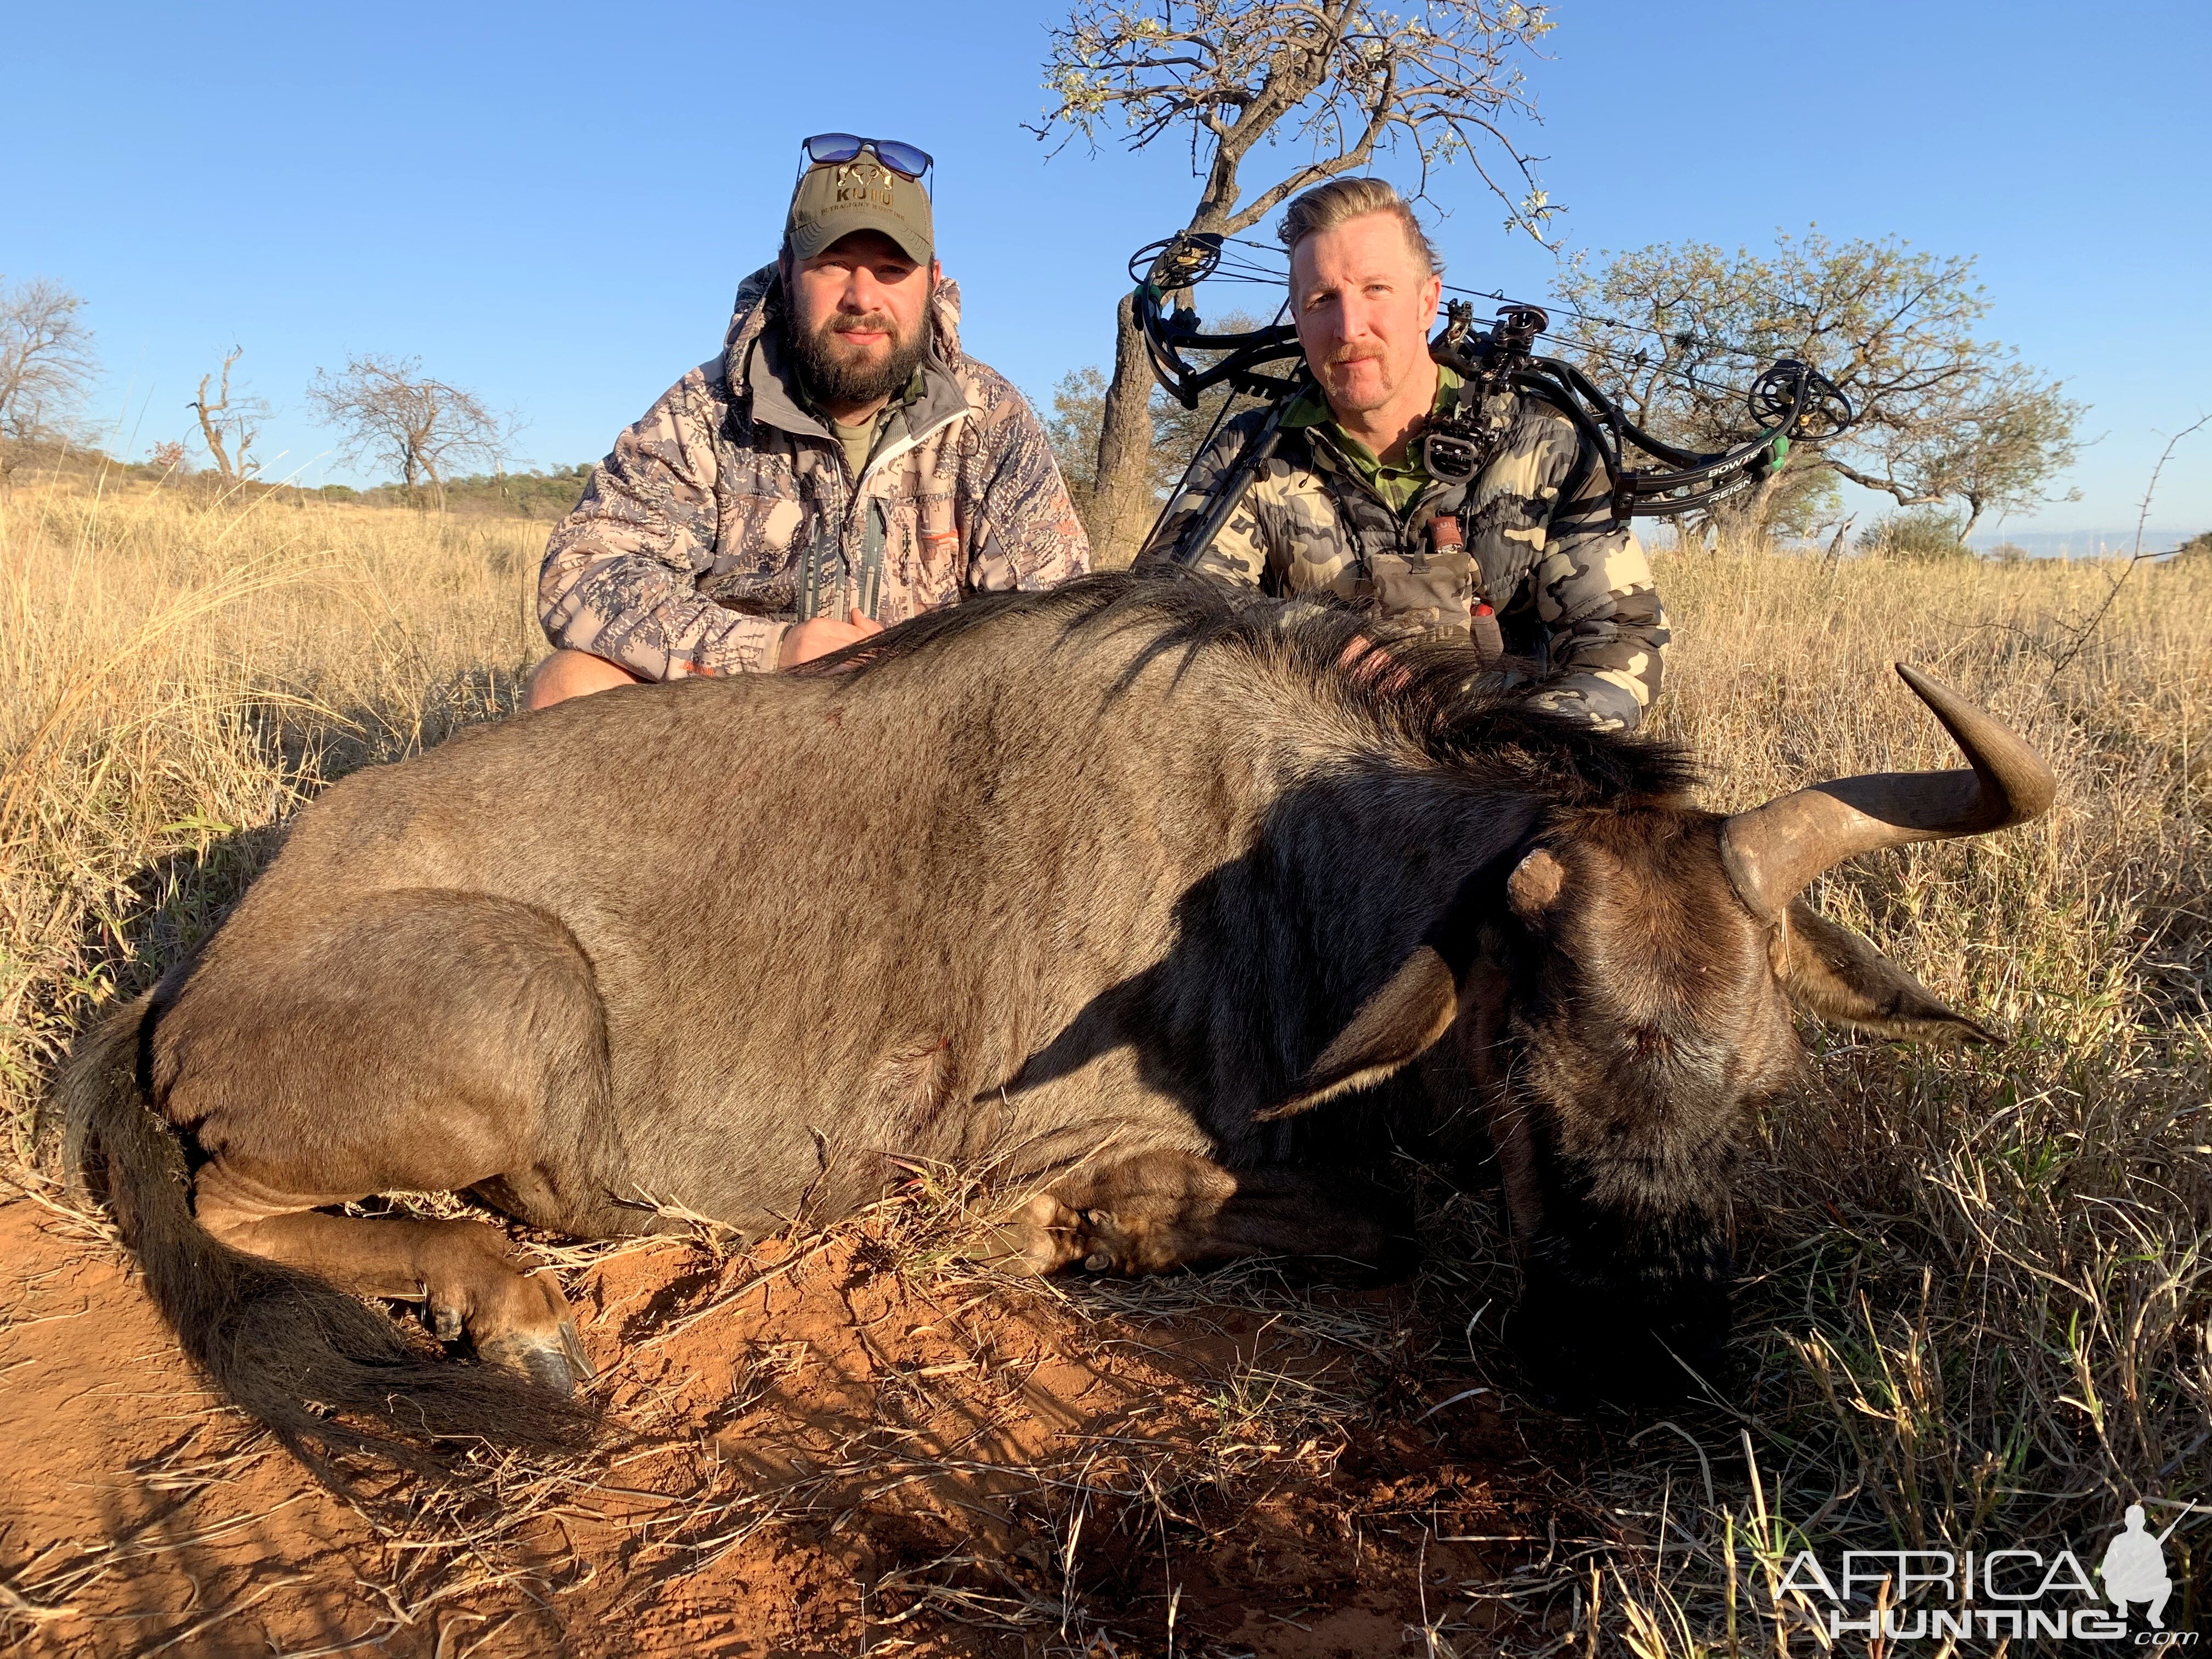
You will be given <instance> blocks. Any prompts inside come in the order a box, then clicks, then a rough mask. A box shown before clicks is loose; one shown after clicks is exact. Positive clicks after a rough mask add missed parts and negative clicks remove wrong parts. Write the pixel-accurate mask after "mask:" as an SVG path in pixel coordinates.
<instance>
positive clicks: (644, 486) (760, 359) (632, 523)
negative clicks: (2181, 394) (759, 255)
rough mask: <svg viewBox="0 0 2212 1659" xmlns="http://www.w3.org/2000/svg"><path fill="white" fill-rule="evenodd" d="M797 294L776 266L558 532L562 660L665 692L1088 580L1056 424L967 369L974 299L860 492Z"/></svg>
mask: <svg viewBox="0 0 2212 1659" xmlns="http://www.w3.org/2000/svg"><path fill="white" fill-rule="evenodd" d="M780 288H781V284H780V283H779V281H778V277H777V272H776V267H775V266H774V265H769V266H767V267H766V268H764V269H763V270H757V271H756V272H754V273H753V274H752V275H751V276H749V277H747V278H746V279H745V281H744V284H743V285H742V286H741V287H740V288H739V289H738V302H737V313H736V315H735V316H733V317H732V319H730V328H729V333H728V335H727V336H726V338H725V340H724V343H723V348H722V352H721V355H720V356H718V357H716V358H714V360H713V361H712V362H706V363H702V364H701V365H700V366H699V367H698V368H695V369H693V370H692V371H691V372H690V374H686V375H685V376H684V378H683V379H682V380H678V382H677V383H676V384H675V385H674V386H671V387H670V388H669V390H668V391H667V392H665V393H664V394H663V395H662V397H661V398H660V399H659V402H657V403H655V404H653V407H652V408H651V409H650V410H647V412H646V415H645V418H644V419H643V420H641V421H640V422H637V424H636V425H635V426H633V427H631V428H629V430H628V431H626V432H624V433H623V435H621V436H620V437H619V438H617V440H616V441H615V447H614V453H612V454H611V455H609V456H608V457H607V458H606V459H605V460H604V461H602V462H601V463H600V464H599V466H598V468H597V469H596V470H595V471H593V473H592V482H591V485H590V487H589V488H588V489H586V490H585V492H584V496H583V499H582V500H581V501H579V502H577V504H576V507H575V509H574V511H573V512H571V513H569V514H568V517H567V518H565V519H563V520H562V521H561V522H560V524H559V525H558V526H556V527H555V529H554V532H553V536H552V539H551V541H550V543H549V544H547V546H546V549H545V562H544V568H542V570H541V571H540V573H539V575H538V620H539V621H540V622H541V623H544V628H545V635H546V637H547V638H548V639H549V640H550V641H552V642H553V643H554V644H555V645H556V646H560V647H568V648H569V649H573V650H578V651H588V652H591V653H592V654H593V655H595V656H600V657H605V658H606V659H608V660H610V661H611V662H617V663H619V664H621V665H623V667H625V668H627V669H629V671H631V672H632V673H634V674H640V675H642V676H644V677H645V678H647V679H652V680H665V679H673V678H678V677H680V676H682V675H685V674H730V673H744V672H755V671H766V670H769V669H773V668H774V667H775V665H776V653H777V650H778V647H780V646H781V643H782V640H783V635H784V632H785V630H786V629H788V628H789V627H790V626H791V625H792V624H793V623H796V622H799V621H802V620H804V619H805V618H806V617H815V616H828V617H836V618H837V619H838V620H840V621H842V620H843V619H844V617H846V615H847V614H848V611H849V610H851V609H853V608H856V607H857V608H858V609H859V610H860V611H862V612H863V613H864V614H866V615H867V616H870V617H875V618H876V619H877V620H878V621H880V622H882V623H884V624H885V625H886V626H889V625H890V623H896V622H902V621H903V620H905V619H906V618H907V617H912V616H916V615H918V614H920V613H921V612H922V611H930V610H934V609H935V608H937V607H938V606H939V605H950V604H952V603H954V602H955V601H956V600H957V599H960V598H961V597H962V596H963V594H967V593H971V592H983V591H987V590H994V589H1002V588H1013V587H1032V588H1034V587H1048V586H1053V585H1054V584H1055V583H1058V582H1061V581H1065V580H1067V579H1068V578H1069V577H1071V576H1079V575H1081V574H1083V573H1084V571H1085V569H1086V568H1088V565H1089V561H1090V552H1089V548H1088V546H1087V544H1086V543H1085V540H1084V535H1083V527H1082V526H1081V524H1080V523H1079V521H1078V520H1077V519H1076V516H1075V511H1074V508H1073V507H1072V506H1071V505H1070V504H1069V501H1068V499H1067V489H1066V484H1065V483H1062V481H1061V479H1060V469H1059V468H1058V467H1057V466H1056V465H1054V461H1053V458H1052V451H1051V449H1050V448H1049V447H1048V446H1047V444H1046V442H1045V436H1044V432H1043V429H1042V428H1041V427H1040V426H1039V425H1038V423H1037V419H1036V415H1035V414H1034V413H1033V412H1032V411H1031V410H1030V406H1029V405H1028V404H1026V403H1025V402H1024V401H1023V399H1022V397H1021V394H1020V393H1019V392H1016V391H1015V390H1014V388H1013V387H1012V386H1011V385H1009V384H1008V383H1007V382H1006V380H1005V379H1004V378H1002V377H1001V376H1000V374H997V373H996V372H995V371H994V370H992V369H990V368H986V367H985V366H984V365H982V364H981V363H979V362H975V361H974V360H973V359H972V358H968V357H963V356H961V353H960V339H959V315H960V295H959V289H957V287H955V286H954V285H953V284H952V283H949V282H946V283H939V285H938V289H937V291H936V293H935V294H934V295H933V296H932V298H931V301H930V316H931V319H932V322H933V327H934V339H933V344H932V347H931V349H930V352H929V354H928V356H927V357H925V358H924V360H923V362H922V369H921V377H920V380H921V384H920V386H919V387H918V388H916V389H915V390H914V391H912V392H910V394H909V396H908V398H907V399H906V401H905V402H903V403H902V404H895V405H894V406H893V408H892V409H891V410H890V411H889V413H888V415H887V417H886V420H885V422H884V427H883V429H882V431H881V433H880V435H879V436H878V439H877V441H876V444H875V447H874V449H873V450H872V452H871V453H870V455H869V459H868V463H867V465H866V467H865V468H864V469H862V471H861V473H860V477H858V478H857V479H856V478H854V477H853V476H852V469H851V465H850V463H849V462H848V460H847V459H846V454H845V450H844V447H843V446H842V444H841V443H839V442H838V441H837V439H836V437H835V436H834V435H832V433H831V432H830V429H829V426H828V425H827V424H826V423H825V422H823V420H822V419H821V418H820V417H819V416H817V415H815V414H813V413H812V412H811V411H810V410H808V409H807V408H806V406H805V404H803V403H802V402H801V400H800V399H799V397H798V396H797V395H796V392H795V377H794V376H793V374H792V372H791V368H790V365H789V362H788V360H787V348H786V346H785V343H784V337H783V330H782V327H781V324H780V322H779V321H778V320H777V313H778V311H779V310H780Z"/></svg>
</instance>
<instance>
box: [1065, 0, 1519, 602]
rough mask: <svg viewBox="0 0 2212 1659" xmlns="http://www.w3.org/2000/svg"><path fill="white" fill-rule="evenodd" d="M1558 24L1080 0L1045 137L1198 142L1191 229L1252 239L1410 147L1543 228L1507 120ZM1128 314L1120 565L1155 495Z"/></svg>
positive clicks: (1107, 485) (1100, 512)
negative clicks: (1330, 182) (1259, 152)
mask: <svg viewBox="0 0 2212 1659" xmlns="http://www.w3.org/2000/svg"><path fill="white" fill-rule="evenodd" d="M1551 27H1552V25H1551V24H1550V23H1549V22H1548V21H1546V18H1545V13H1544V9H1543V8H1541V7H1528V6H1522V5H1519V4H1516V3H1511V0H1425V3H1423V4H1421V5H1419V7H1417V9H1415V10H1414V12H1413V15H1410V16H1407V17H1399V16H1396V15H1393V14H1391V13H1389V12H1387V11H1384V10H1383V9H1381V7H1379V6H1377V5H1375V4H1372V3H1370V0H1079V3H1078V4H1077V5H1076V6H1075V8H1074V9H1073V11H1072V12H1071V13H1070V14H1069V15H1068V20H1067V21H1066V24H1065V25H1063V26H1062V27H1059V28H1057V29H1055V30H1054V31H1053V35H1052V46H1051V51H1050V53H1049V55H1048V58H1047V60H1046V63H1045V77H1046V78H1045V88H1046V90H1047V91H1048V92H1049V93H1050V94H1052V97H1053V100H1054V101H1053V103H1052V104H1051V105H1050V106H1048V109H1047V110H1046V113H1045V120H1044V123H1043V125H1042V126H1040V127H1038V128H1036V132H1037V135H1038V137H1040V138H1043V137H1053V136H1055V135H1056V136H1057V137H1059V139H1060V143H1061V144H1063V145H1065V144H1066V143H1067V142H1069V141H1070V140H1072V139H1073V138H1074V137H1077V136H1080V137H1082V138H1083V139H1084V140H1085V142H1086V143H1090V144H1091V146H1092V147H1093V149H1095V148H1096V146H1097V140H1098V137H1099V136H1100V134H1101V133H1102V132H1104V131H1108V130H1109V129H1115V130H1119V131H1121V132H1122V133H1123V134H1124V135H1125V140H1124V141H1125V143H1126V144H1127V148H1129V149H1144V148H1145V147H1146V146H1147V145H1149V144H1151V143H1154V142H1155V141H1157V140H1158V139H1161V138H1163V137H1170V136H1173V137H1177V138H1180V139H1183V140H1186V141H1188V143H1189V144H1190V147H1191V161H1192V167H1193V171H1194V173H1197V174H1198V176H1199V178H1200V180H1201V183H1200V189H1199V196H1198V201H1197V204H1196V205H1195V207H1194V209H1193V210H1192V211H1191V214H1190V216H1189V219H1188V222H1187V224H1186V226H1185V228H1187V229H1189V230H1192V231H1197V232H1207V231H1218V232H1223V233H1225V234H1235V233H1237V232H1238V231H1242V230H1246V229H1249V228H1250V227H1252V226H1253V225H1255V224H1257V223H1258V222H1260V221H1261V219H1262V218H1264V217H1265V216H1267V214H1268V213H1270V212H1272V211H1273V210H1274V209H1275V208H1276V207H1277V206H1279V204H1282V203H1283V202H1284V201H1285V200H1286V199H1288V198H1289V197H1291V196H1292V195H1295V194H1296V193H1297V192H1298V191H1302V190H1304V189H1306V188H1308V187H1309V186H1310V185H1316V184H1319V183H1321V182H1322V181H1323V180H1324V179H1331V178H1334V177H1336V176H1337V175H1339V174H1341V173H1351V172H1353V171H1356V170H1358V169H1359V168H1362V167H1366V166H1367V165H1368V164H1369V163H1370V161H1373V160H1374V158H1375V157H1376V155H1379V154H1383V153H1385V152H1389V151H1391V150H1394V149H1398V148H1399V147H1401V146H1403V147H1406V148H1407V149H1411V150H1412V151H1413V154H1414V155H1415V156H1416V157H1417V158H1418V161H1419V168H1420V177H1421V181H1422V185H1423V186H1424V187H1425V185H1426V184H1427V181H1428V177H1429V173H1430V170H1431V168H1432V167H1437V166H1438V165H1441V164H1443V163H1445V162H1449V161H1456V160H1459V159H1462V158H1465V159H1467V160H1469V161H1473V162H1474V166H1475V167H1476V170H1477V171H1478V172H1479V173H1480V175H1481V177H1482V179H1483V181H1484V182H1485V183H1486V185H1489V186H1490V188H1491V190H1492V191H1494V192H1495V193H1496V194H1497V195H1498V197H1499V198H1500V199H1501V200H1503V201H1504V202H1505V203H1506V204H1507V206H1508V209H1509V210H1510V218H1509V221H1508V222H1509V223H1511V224H1517V225H1522V226H1525V227H1528V228H1530V229H1532V230H1537V231H1541V226H1542V224H1543V222H1544V221H1545V220H1546V218H1547V216H1549V215H1550V214H1552V213H1553V212H1554V211H1556V210H1555V209H1554V208H1553V205H1552V204H1550V203H1549V202H1548V201H1547V199H1546V198H1545V196H1544V194H1543V192H1542V191H1541V190H1539V189H1537V188H1536V185H1535V181H1534V177H1533V175H1532V174H1531V173H1530V171H1529V165H1528V158H1527V157H1526V156H1524V155H1522V153H1521V151H1520V150H1519V149H1518V148H1516V145H1515V144H1514V143H1513V141H1512V140H1511V139H1510V137H1507V136H1506V135H1505V132H1504V130H1503V126H1502V125H1501V124H1502V123H1503V122H1504V120H1506V119H1507V118H1510V117H1512V116H1515V115H1518V114H1532V113H1533V111H1531V109H1530V107H1529V105H1528V98H1527V95H1526V94H1525V92H1524V90H1523V85H1522V72H1521V70H1520V68H1519V67H1518V59H1519V58H1520V57H1521V56H1522V54H1523V53H1524V52H1527V51H1528V49H1529V48H1530V47H1532V46H1534V42H1535V41H1536V40H1538V39H1540V38H1541V36H1542V35H1544V34H1545V33H1547V32H1548V31H1549V30H1550V28H1551ZM1262 145H1268V146H1274V145H1280V146H1281V149H1279V150H1276V149H1272V148H1271V149H1269V150H1268V151H1267V159H1268V160H1269V161H1271V162H1273V163H1274V165H1273V167H1271V168H1270V174H1271V176H1270V178H1269V179H1268V181H1267V183H1266V184H1264V185H1261V187H1259V188H1257V189H1248V187H1247V185H1246V182H1245V180H1244V179H1243V176H1242V171H1243V167H1244V164H1245V162H1246V161H1247V160H1248V159H1249V158H1250V157H1251V156H1252V155H1253V152H1254V151H1255V149H1260V148H1261V146H1262ZM1298 155H1303V156H1304V158H1305V159H1304V160H1303V161H1299V160H1295V159H1292V158H1293V157H1295V156H1298ZM1486 156H1487V157H1491V158H1494V159H1493V160H1491V161H1486ZM1501 174H1503V175H1505V176H1509V177H1510V178H1512V179H1515V180H1516V183H1515V185H1514V186H1513V191H1517V192H1518V193H1517V195H1516V193H1513V191H1509V190H1508V188H1507V186H1506V185H1505V184H1504V183H1501V181H1500V176H1501ZM1116 318H1117V326H1116V331H1115V342H1114V374H1113V379H1112V380H1111V381H1110V382H1109V384H1108V386H1107V390H1106V398H1105V405H1104V409H1103V413H1102V417H1101V420H1100V422H1099V433H1098V456H1097V466H1096V468H1095V471H1094V476H1095V477H1096V479H1097V492H1098V501H1097V509H1096V513H1095V517H1094V521H1095V522H1096V523H1097V525H1099V526H1102V527H1103V529H1104V531H1105V532H1106V535H1107V538H1108V545H1107V546H1105V547H1103V548H1102V549H1101V550H1100V551H1101V555H1102V557H1103V558H1104V559H1106V560H1107V561H1109V562H1111V561H1112V560H1113V559H1114V558H1115V556H1117V555H1118V554H1120V553H1122V552H1126V550H1127V544H1133V542H1134V541H1135V539H1136V538H1137V537H1138V536H1139V535H1140V534H1141V533H1142V532H1143V528H1144V522H1145V520H1146V518H1148V517H1149V515H1150V510H1151V507H1152V500H1153V497H1152V490H1151V489H1150V488H1148V483H1147V479H1148V464H1147V461H1146V452H1147V449H1148V447H1149V444H1150V441H1151V438H1152V416H1151V413H1150V411H1149V410H1148V408H1147V403H1148V399H1149V394H1150V393H1151V391H1152V368H1151V365H1150V363H1149V362H1148V361H1147V359H1146V356H1145V350H1144V343H1143V340H1142V338H1141V337H1140V336H1139V333H1138V331H1137V325H1136V318H1135V313H1134V310H1133V306H1132V303H1131V301H1130V299H1129V298H1128V297H1127V295H1125V296H1123V298H1122V300H1121V306H1120V308H1119V310H1118V312H1117V313H1116Z"/></svg>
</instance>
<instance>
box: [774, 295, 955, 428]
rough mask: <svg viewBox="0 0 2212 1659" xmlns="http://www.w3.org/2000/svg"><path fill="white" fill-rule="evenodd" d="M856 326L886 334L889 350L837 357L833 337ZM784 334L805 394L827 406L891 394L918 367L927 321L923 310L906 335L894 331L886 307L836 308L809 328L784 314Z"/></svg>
mask: <svg viewBox="0 0 2212 1659" xmlns="http://www.w3.org/2000/svg"><path fill="white" fill-rule="evenodd" d="M861 329H866V330H877V329H880V330H882V331H884V333H885V334H888V335H889V336H890V342H891V349H890V352H889V353H887V354H886V355H885V356H882V357H879V358H865V357H864V358H861V359H860V360H859V361H857V362H856V361H854V360H853V359H851V358H849V357H848V356H841V355H840V354H839V353H838V352H837V351H836V349H835V348H834V347H833V345H832V344H831V340H832V337H834V336H836V335H838V334H844V333H850V332H852V331H855V330H861ZM784 332H785V334H786V335H787V337H789V339H790V341H791V350H792V356H793V358H794V359H795V360H796V362H797V363H798V366H799V380H800V381H801V382H802V383H803V384H804V385H805V388H806V394H807V396H808V397H810V398H812V399H813V400H814V401H815V402H816V403H817V404H829V405H842V404H872V403H874V402H875V401H876V400H877V399H878V398H890V397H895V396H896V395H897V394H898V393H899V392H902V390H904V389H905V386H906V384H907V382H908V381H909V380H912V379H914V372H915V369H917V368H921V359H922V354H923V353H924V352H926V351H927V350H928V349H929V341H930V319H929V318H928V317H927V315H926V314H925V315H924V316H923V318H922V319H921V324H920V325H919V326H918V327H916V328H915V331H914V333H913V335H912V336H911V337H908V336H904V335H902V334H901V333H900V332H899V328H898V324H897V322H896V319H893V318H892V316H891V314H890V313H889V312H886V311H865V312H842V311H841V312H836V313H832V314H831V315H830V316H829V318H828V319H825V320H824V321H823V324H822V325H821V326H820V327H818V328H816V329H814V330H812V331H807V330H805V329H803V328H801V327H800V326H799V320H798V319H797V318H795V317H793V316H792V315H791V314H790V313H788V312H787V313H785V316H784Z"/></svg>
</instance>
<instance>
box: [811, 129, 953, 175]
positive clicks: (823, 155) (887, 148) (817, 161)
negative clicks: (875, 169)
mask: <svg viewBox="0 0 2212 1659" xmlns="http://www.w3.org/2000/svg"><path fill="white" fill-rule="evenodd" d="M799 148H800V149H803V150H805V152H806V159H807V160H808V161H811V162H812V163H813V164H814V165H815V166H817V167H821V166H823V165H825V164H830V163H835V162H838V161H856V160H858V159H859V157H860V152H861V151H862V150H864V149H872V150H873V151H875V153H876V159H877V160H878V161H881V162H882V163H883V164H884V166H885V167H889V168H890V170H891V171H892V172H893V173H896V174H898V176H899V177H900V178H902V179H920V178H921V175H922V174H923V173H927V172H928V171H929V169H930V167H931V166H932V161H931V157H930V154H929V152H928V151H927V150H926V149H915V147H914V146H913V145H912V144H902V143H899V141H898V140H897V139H896V138H856V137H854V136H853V135H852V134H851V133H849V132H817V133H816V134H815V135H814V136H813V137H811V138H809V139H807V140H805V142H804V143H801V144H800V145H799Z"/></svg>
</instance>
